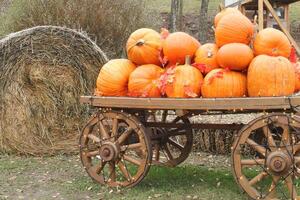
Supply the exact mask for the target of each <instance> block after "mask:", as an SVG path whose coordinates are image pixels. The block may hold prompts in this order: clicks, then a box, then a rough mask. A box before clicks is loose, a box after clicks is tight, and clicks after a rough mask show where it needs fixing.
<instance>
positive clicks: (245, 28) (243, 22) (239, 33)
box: [215, 13, 254, 47]
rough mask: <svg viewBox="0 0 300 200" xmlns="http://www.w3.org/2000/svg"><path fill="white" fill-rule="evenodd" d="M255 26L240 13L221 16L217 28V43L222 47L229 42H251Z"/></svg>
mask: <svg viewBox="0 0 300 200" xmlns="http://www.w3.org/2000/svg"><path fill="white" fill-rule="evenodd" d="M253 34H254V26H253V24H252V23H251V21H250V20H249V19H248V18H247V17H245V16H244V15H241V14H239V13H232V14H227V15H225V16H224V17H222V18H221V20H220V21H219V23H218V26H217V27H216V30H215V38H216V44H217V45H218V47H221V46H223V45H225V44H229V43H243V44H247V45H248V44H249V43H250V42H251V40H252V38H253Z"/></svg>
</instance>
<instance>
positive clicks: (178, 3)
mask: <svg viewBox="0 0 300 200" xmlns="http://www.w3.org/2000/svg"><path fill="white" fill-rule="evenodd" d="M182 12H183V0H172V2H171V17H170V29H171V31H172V32H175V31H178V30H182V28H183V24H182Z"/></svg>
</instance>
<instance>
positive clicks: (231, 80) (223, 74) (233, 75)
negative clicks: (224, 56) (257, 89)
mask: <svg viewBox="0 0 300 200" xmlns="http://www.w3.org/2000/svg"><path fill="white" fill-rule="evenodd" d="M201 91H202V96H203V97H205V98H230V97H243V96H246V94H247V78H246V75H244V74H243V73H241V72H235V71H230V70H225V69H214V70H212V71H211V72H209V73H208V74H207V75H206V76H205V78H204V82H203V85H202V88H201Z"/></svg>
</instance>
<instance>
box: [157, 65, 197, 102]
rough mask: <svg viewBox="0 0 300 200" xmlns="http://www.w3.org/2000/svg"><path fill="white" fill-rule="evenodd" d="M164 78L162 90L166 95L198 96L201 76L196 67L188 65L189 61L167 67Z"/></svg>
mask: <svg viewBox="0 0 300 200" xmlns="http://www.w3.org/2000/svg"><path fill="white" fill-rule="evenodd" d="M164 79H165V80H164V81H163V83H162V85H164V91H163V92H165V93H166V95H167V96H168V97H172V98H191V97H199V96H200V94H201V84H202V82H203V76H202V74H201V72H200V71H199V70H198V69H196V68H195V67H193V66H191V65H190V61H188V62H186V64H185V65H179V66H176V67H173V68H169V69H168V70H167V71H166V74H165V78H164Z"/></svg>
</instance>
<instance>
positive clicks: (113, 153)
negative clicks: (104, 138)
mask: <svg viewBox="0 0 300 200" xmlns="http://www.w3.org/2000/svg"><path fill="white" fill-rule="evenodd" d="M119 152H120V151H119V150H118V148H117V146H116V145H115V144H113V143H111V142H106V143H104V144H103V145H102V146H101V147H100V157H101V158H102V160H103V161H105V162H109V161H112V160H115V159H116V158H117V157H118V156H119Z"/></svg>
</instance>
